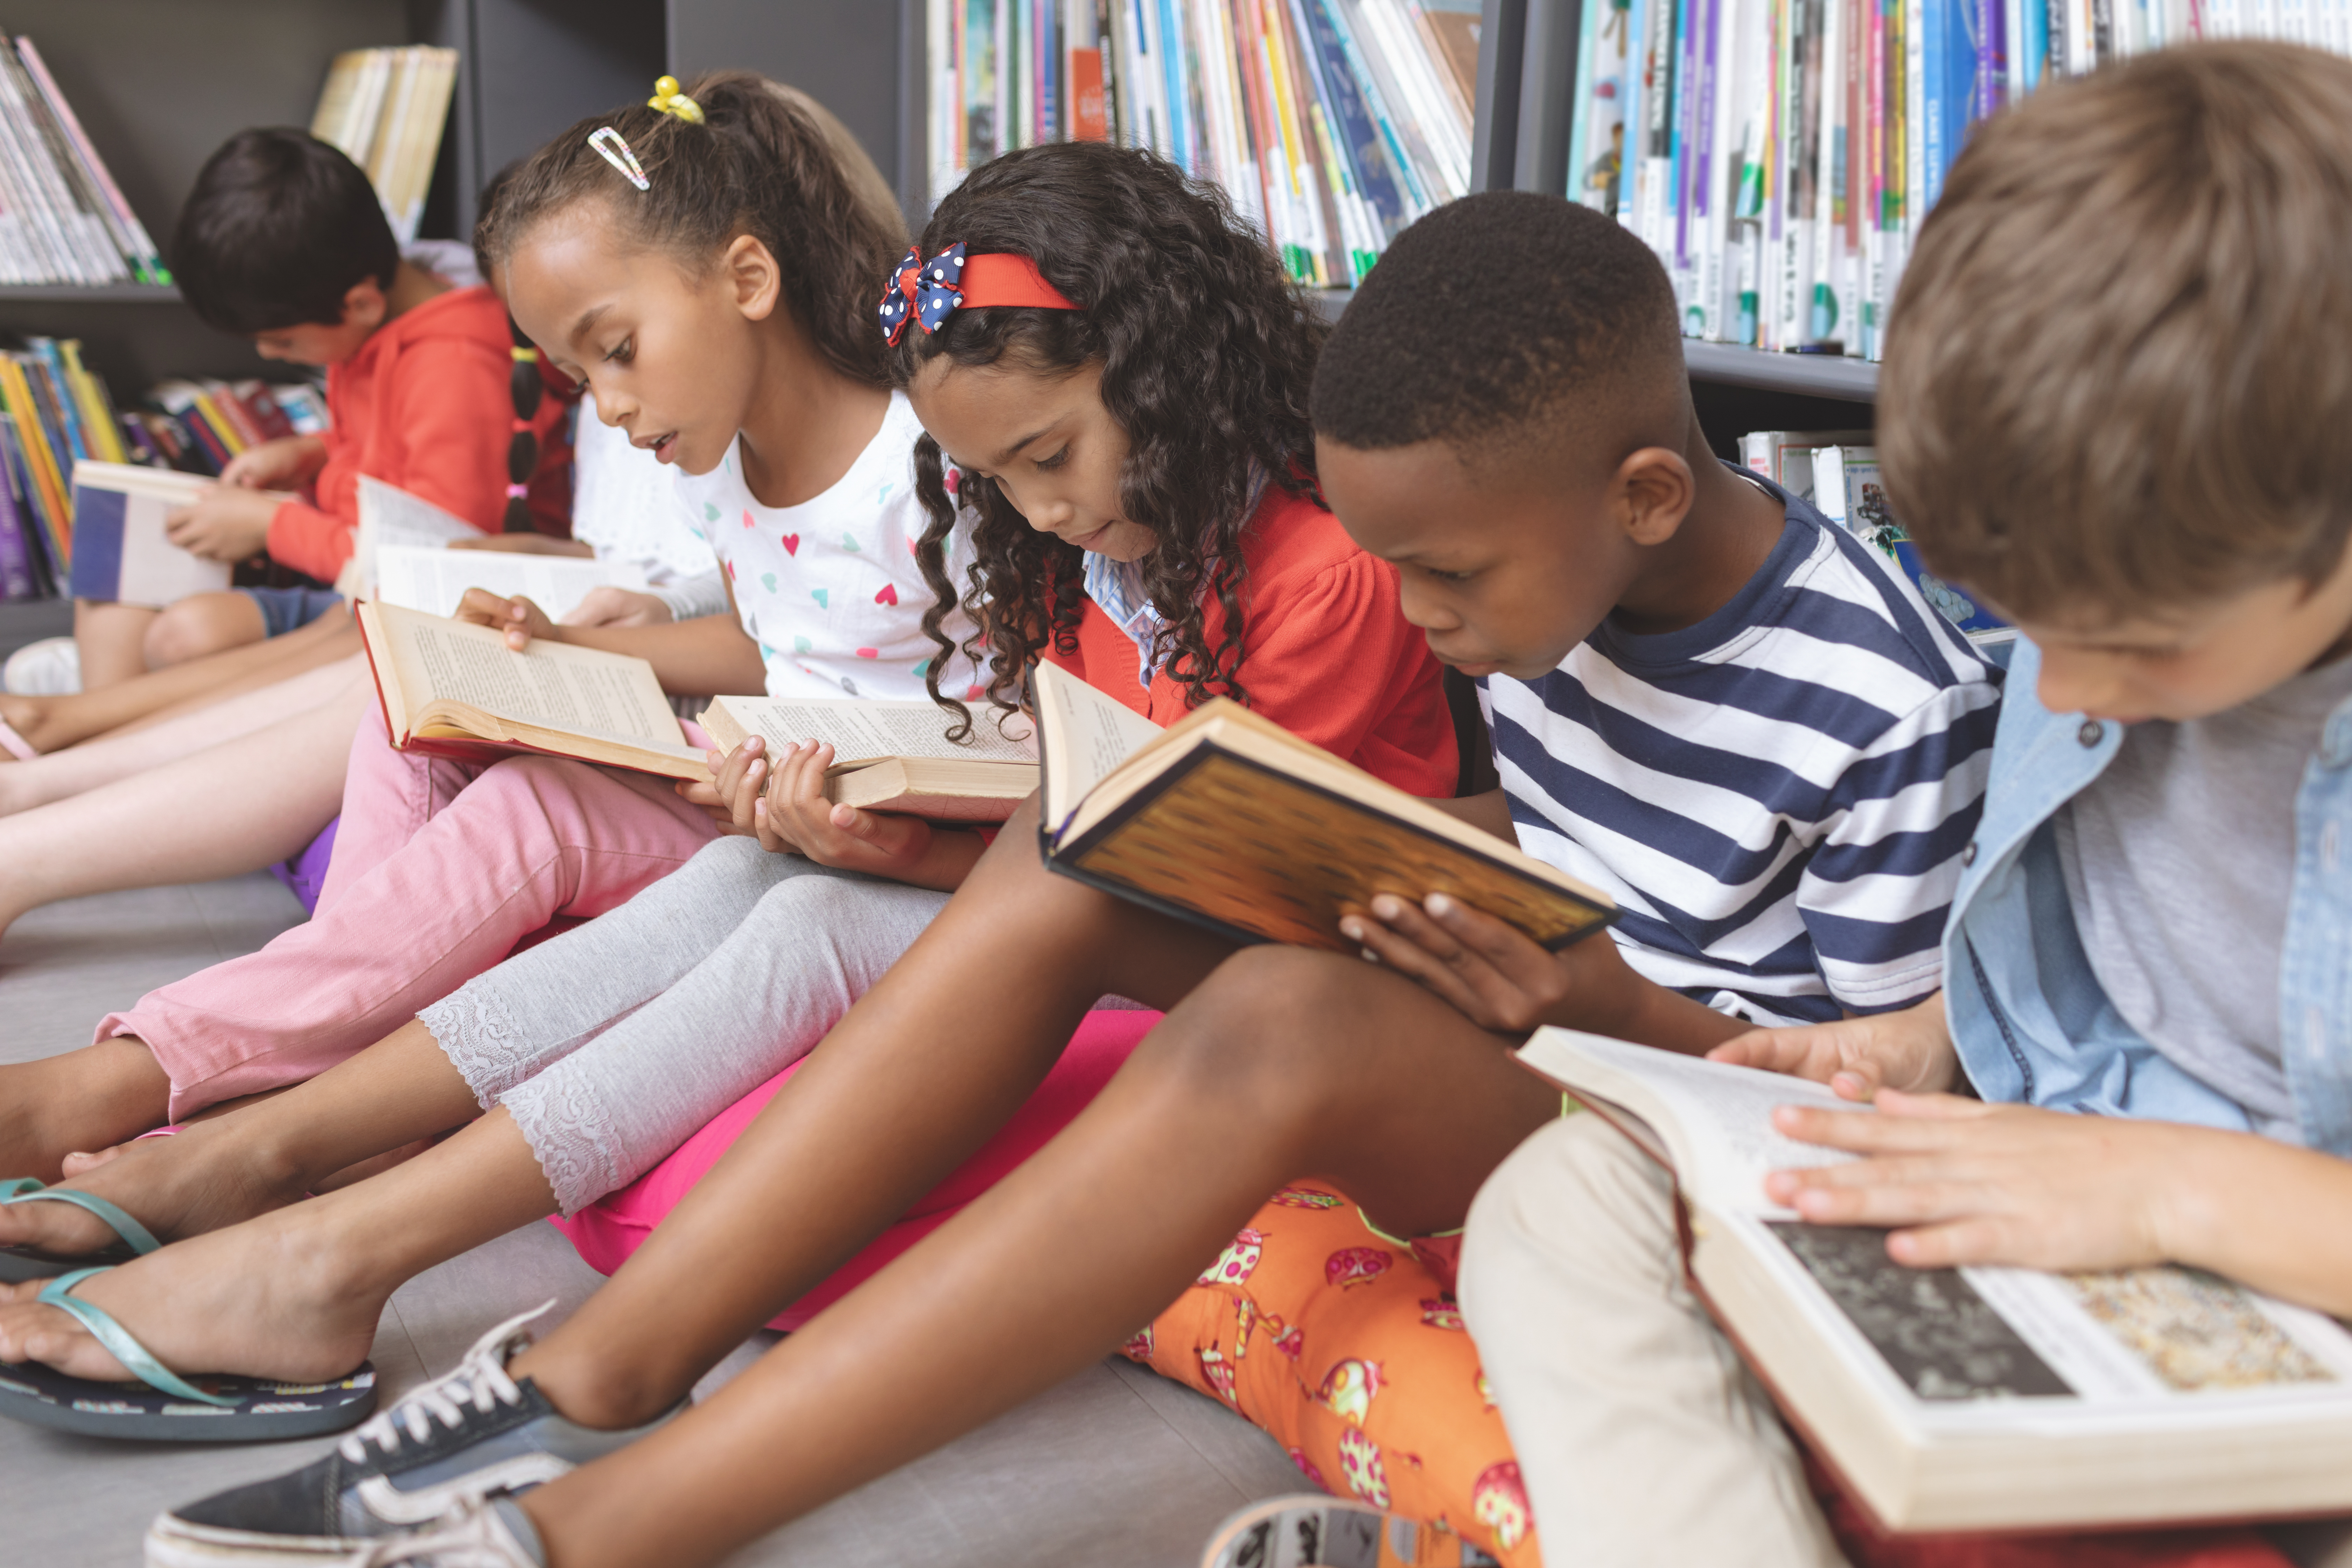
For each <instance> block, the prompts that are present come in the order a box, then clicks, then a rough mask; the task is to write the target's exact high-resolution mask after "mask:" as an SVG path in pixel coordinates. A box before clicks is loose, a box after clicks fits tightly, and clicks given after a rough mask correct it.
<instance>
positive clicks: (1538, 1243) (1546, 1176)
mask: <svg viewBox="0 0 2352 1568" xmlns="http://www.w3.org/2000/svg"><path fill="white" fill-rule="evenodd" d="M1674 1248H1675V1215H1674V1188H1673V1185H1672V1184H1671V1183H1670V1182H1669V1181H1668V1180H1667V1178H1666V1175H1665V1173H1664V1172H1663V1171H1662V1170H1660V1169H1659V1168H1658V1164H1657V1163H1656V1162H1655V1161H1654V1160H1652V1159H1651V1158H1650V1157H1649V1156H1648V1155H1646V1154H1644V1153H1643V1152H1642V1151H1641V1150H1640V1149H1639V1148H1638V1147H1636V1146H1635V1145H1634V1143H1633V1140H1632V1139H1630V1138H1627V1137H1626V1136H1625V1135H1624V1134H1623V1133H1622V1132H1620V1131H1617V1130H1616V1129H1615V1128H1614V1127H1612V1126H1611V1125H1609V1123H1608V1122H1607V1121H1603V1120H1602V1119H1601V1118H1600V1117H1598V1116H1596V1115H1593V1114H1592V1113H1591V1112H1590V1111H1580V1112H1578V1113H1577V1114H1575V1115H1572V1116H1567V1117H1563V1118H1562V1119H1561V1120H1559V1121H1556V1122H1552V1123H1550V1124H1549V1125H1547V1126H1546V1127H1544V1128H1543V1129H1542V1130H1541V1131H1538V1132H1536V1133H1535V1134H1533V1135H1532V1136H1530V1137H1529V1138H1528V1140H1527V1141H1526V1142H1523V1143H1521V1144H1520V1145H1519V1146H1518V1148H1517V1149H1516V1150H1514V1151H1512V1152H1511V1154H1510V1155H1509V1157H1508V1158H1507V1159H1505V1160H1504V1162H1503V1163H1501V1164H1500V1165H1498V1166H1496V1168H1495V1172H1494V1173H1493V1174H1492V1175H1490V1176H1488V1177H1487V1178H1486V1184H1485V1185H1484V1186H1482V1187H1480V1188H1479V1189H1478V1195H1477V1197H1476V1198H1475V1199H1474V1200H1473V1201H1472V1203H1471V1205H1470V1217H1469V1220H1468V1223H1467V1225H1466V1226H1465V1230H1464V1233H1463V1237H1462V1262H1461V1272H1460V1280H1461V1288H1462V1306H1463V1311H1464V1313H1465V1316H1467V1317H1468V1318H1469V1320H1470V1326H1471V1330H1472V1331H1473V1332H1474V1333H1475V1332H1483V1331H1482V1330H1481V1329H1480V1328H1479V1323H1480V1321H1482V1320H1483V1319H1486V1318H1487V1317H1488V1315H1489V1310H1490V1308H1491V1306H1492V1304H1493V1303H1496V1302H1497V1301H1507V1300H1509V1299H1510V1298H1511V1296H1512V1295H1513V1294H1514V1292H1516V1291H1520V1290H1524V1289H1525V1288H1526V1286H1527V1284H1528V1277H1529V1275H1530V1274H1534V1273H1538V1272H1541V1271H1544V1270H1546V1269H1547V1268H1549V1263H1550V1261H1551V1260H1553V1259H1558V1258H1578V1259H1581V1260H1583V1261H1586V1262H1592V1263H1598V1262H1601V1260H1604V1259H1607V1258H1612V1257H1618V1258H1640V1259H1643V1260H1645V1261H1647V1260H1663V1259H1666V1258H1669V1256H1670V1255H1671V1254H1672V1252H1673V1250H1674ZM1660 1267H1662V1268H1663V1267H1664V1263H1663V1262H1661V1263H1660Z"/></svg>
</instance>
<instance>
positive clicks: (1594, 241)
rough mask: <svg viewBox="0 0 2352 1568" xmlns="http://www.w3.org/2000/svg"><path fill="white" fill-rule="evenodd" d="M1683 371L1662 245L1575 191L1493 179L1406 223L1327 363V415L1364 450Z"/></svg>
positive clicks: (1339, 332) (1473, 436)
mask: <svg viewBox="0 0 2352 1568" xmlns="http://www.w3.org/2000/svg"><path fill="white" fill-rule="evenodd" d="M1669 370H1670V371H1671V373H1672V377H1673V384H1675V385H1683V384H1684V382H1683V374H1684V373H1683V363H1682V336H1681V329H1680V323H1679V318H1678V316H1677V314H1676V310H1675V291H1674V285H1673V284H1671V283H1670V282H1668V281H1667V279H1666V274H1665V269H1664V268H1663V267H1661V266H1660V265H1659V264H1658V258H1656V257H1655V256H1654V255H1653V254H1651V251H1650V248H1649V247H1647V246H1645V245H1643V243H1642V242H1641V241H1640V240H1639V239H1637V238H1635V237H1634V236H1633V233H1632V232H1631V231H1629V230H1627V229H1625V228H1623V227H1622V226H1619V225H1618V224H1617V223H1616V222H1614V221H1613V220H1612V219H1611V218H1608V217H1605V216H1602V215H1601V214H1600V213H1598V212H1595V211H1593V210H1592V209H1591V208H1590V207H1583V206H1579V205H1576V204H1575V203H1573V202H1570V201H1569V200H1567V199H1565V198H1564V197H1560V196H1551V195H1538V193H1536V192H1533V191H1488V192H1484V193H1481V194H1479V195H1471V196H1465V197H1463V198H1462V199H1461V200H1460V201H1457V202H1452V203H1449V204H1447V205H1444V206H1442V207H1440V208H1438V209H1437V210H1436V211H1435V212H1433V213H1431V214H1430V215H1429V216H1426V217H1424V218H1423V219H1421V220H1420V221H1419V222H1418V223H1415V224H1414V225H1412V226H1411V227H1410V228H1407V229H1406V230H1405V231H1404V232H1403V233H1402V234H1401V235H1399V236H1397V237H1396V241H1395V243H1394V244H1392V245H1391V246H1390V247H1389V248H1388V249H1387V251H1386V252H1385V253H1383V254H1382V255H1381V258H1380V261H1379V264H1378V265H1376V266H1375V267H1373V268H1372V269H1371V271H1370V274H1368V275H1367V276H1366V278H1365V279H1364V282H1363V285H1362V286H1361V287H1360V288H1359V289H1357V290H1356V296H1355V298H1354V299H1353V300H1350V301H1349V304H1348V308H1347V310H1346V311H1345V312H1344V313H1343V314H1342V315H1341V316H1340V318H1339V325H1338V326H1337V327H1336V328H1334V329H1333V330H1332V333H1331V339H1330V342H1328V343H1327V344H1326V345H1325V346H1324V350H1323V358H1322V363H1320V364H1319V365H1318V366H1317V368H1316V372H1315V393H1314V401H1313V416H1314V421H1315V430H1316V433H1317V434H1318V435H1319V436H1325V437H1329V438H1330V439H1332V440H1335V441H1337V442H1339V444H1340V445H1342V446H1345V447H1356V448H1357V449H1359V450H1361V451H1380V450H1383V449H1386V448H1389V447H1409V446H1413V445H1415V444H1417V443H1419V442H1423V441H1432V440H1437V441H1444V442H1446V443H1448V444H1449V445H1453V446H1455V447H1464V448H1485V447H1490V446H1493V445H1495V444H1497V443H1503V444H1510V443H1513V442H1514V441H1515V440H1516V439H1517V437H1519V436H1520V435H1521V434H1523V433H1524V432H1526V430H1527V427H1528V426H1530V425H1532V424H1534V423H1536V422H1537V421H1538V420H1539V419H1540V420H1546V421H1549V420H1550V419H1552V418H1554V417H1556V416H1559V414H1560V413H1561V412H1562V411H1563V410H1564V409H1565V408H1566V407H1567V405H1570V404H1578V403H1588V402H1590V401H1591V400H1593V399H1594V398H1596V397H1597V396H1598V395H1601V394H1602V393H1603V392H1605V391H1608V392H1622V391H1624V390H1629V389H1632V388H1639V389H1640V390H1641V391H1643V392H1652V391H1654V389H1657V388H1660V387H1663V386H1664V385H1666V384H1667V383H1666V382H1665V381H1664V373H1665V372H1667V371H1669ZM1683 395H1687V393H1686V392H1685V393H1684V394H1683ZM1611 423H1612V425H1613V424H1614V421H1612V422H1611Z"/></svg>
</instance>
